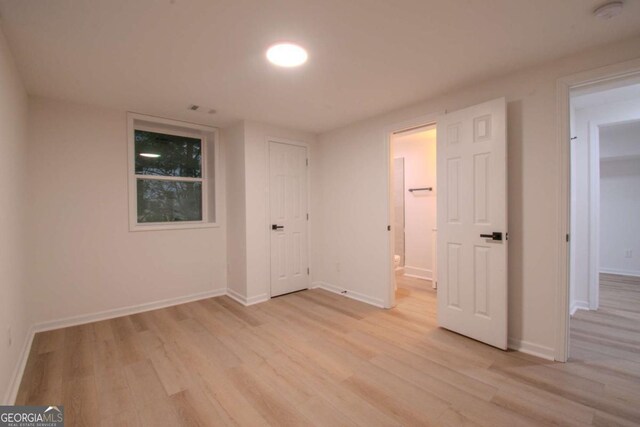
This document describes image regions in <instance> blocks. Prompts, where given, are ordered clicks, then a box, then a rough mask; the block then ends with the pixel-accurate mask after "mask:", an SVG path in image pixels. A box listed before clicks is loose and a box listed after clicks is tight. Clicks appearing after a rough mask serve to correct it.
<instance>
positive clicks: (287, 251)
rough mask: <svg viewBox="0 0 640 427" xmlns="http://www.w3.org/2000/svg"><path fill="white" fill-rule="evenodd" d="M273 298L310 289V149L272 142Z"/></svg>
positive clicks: (270, 226) (287, 142) (270, 165)
mask: <svg viewBox="0 0 640 427" xmlns="http://www.w3.org/2000/svg"><path fill="white" fill-rule="evenodd" d="M268 144H269V231H268V233H269V242H270V251H269V252H270V265H271V296H272V297H275V296H279V295H284V294H287V293H291V292H296V291H300V290H303V289H307V288H308V287H309V246H308V241H309V239H308V235H309V231H308V221H309V211H308V205H309V201H308V188H307V182H308V170H307V169H308V165H309V161H308V147H307V146H306V145H304V144H298V143H294V142H290V141H286V142H285V141H273V140H271V141H269V142H268Z"/></svg>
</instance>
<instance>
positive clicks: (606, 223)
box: [600, 122, 640, 276]
mask: <svg viewBox="0 0 640 427" xmlns="http://www.w3.org/2000/svg"><path fill="white" fill-rule="evenodd" d="M600 159H601V163H600V271H602V272H608V273H619V274H630V275H634V276H640V122H633V123H629V124H624V125H618V126H611V127H607V128H603V129H601V131H600ZM628 251H631V253H630V254H628V253H627V252H628Z"/></svg>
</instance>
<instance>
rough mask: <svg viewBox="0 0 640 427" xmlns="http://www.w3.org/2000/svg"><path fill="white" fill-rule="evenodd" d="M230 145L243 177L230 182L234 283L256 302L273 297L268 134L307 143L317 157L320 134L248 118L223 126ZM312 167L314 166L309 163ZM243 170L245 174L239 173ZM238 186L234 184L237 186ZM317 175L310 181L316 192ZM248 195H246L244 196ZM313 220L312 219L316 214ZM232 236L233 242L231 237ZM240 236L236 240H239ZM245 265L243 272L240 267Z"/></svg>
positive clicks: (243, 298)
mask: <svg viewBox="0 0 640 427" xmlns="http://www.w3.org/2000/svg"><path fill="white" fill-rule="evenodd" d="M222 133H223V135H225V138H227V139H228V141H227V145H228V146H229V148H230V151H229V156H228V158H227V162H228V164H227V167H228V168H229V169H231V168H233V169H234V170H235V171H234V172H231V171H230V172H229V178H230V179H231V175H232V174H233V175H234V176H236V177H237V178H238V179H239V180H242V181H241V182H242V184H240V182H236V183H233V184H231V183H230V184H229V187H228V191H229V192H231V191H233V192H234V194H230V193H229V196H228V197H229V203H230V205H229V209H228V212H229V216H230V217H231V216H232V215H233V216H234V218H233V220H231V222H230V227H229V234H228V239H229V242H230V243H229V246H228V247H229V259H230V265H229V268H230V288H231V289H232V290H233V291H235V292H236V295H235V296H236V297H238V298H239V299H240V300H241V301H243V302H245V303H254V302H258V301H262V300H264V299H267V298H269V297H270V292H271V290H270V277H271V276H270V273H269V272H270V265H269V253H270V252H269V232H270V231H269V229H268V216H267V215H268V198H267V196H268V194H267V192H268V189H269V176H268V169H267V160H268V155H269V151H268V144H267V141H268V139H269V138H270V137H271V138H281V139H287V140H293V141H297V142H306V143H308V144H309V146H310V156H311V158H313V151H314V149H315V148H314V147H315V139H316V138H315V135H314V134H311V133H307V132H299V131H295V130H291V129H285V128H282V127H276V126H271V125H268V124H264V123H258V122H252V121H243V122H242V123H240V124H238V125H237V126H235V127H234V128H231V129H225V130H223V132H222ZM310 168H311V169H312V170H313V165H310ZM240 174H243V176H242V177H240V176H239V175H240ZM232 186H233V189H232ZM313 186H314V176H313V174H312V177H311V180H310V191H313V188H314V187H313ZM241 197H243V200H240V198H241ZM312 221H313V219H312ZM232 240H233V242H232ZM236 241H237V242H236ZM242 268H244V271H242V272H240V271H239V270H240V269H242Z"/></svg>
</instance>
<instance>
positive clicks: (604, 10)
mask: <svg viewBox="0 0 640 427" xmlns="http://www.w3.org/2000/svg"><path fill="white" fill-rule="evenodd" d="M623 5H624V3H623V2H621V1H611V2H609V3H605V4H603V5H602V6H599V7H597V8H596V9H595V10H594V11H593V14H594V15H595V16H596V17H598V18H601V19H611V18H613V17H614V16H617V15H620V14H621V13H622V6H623Z"/></svg>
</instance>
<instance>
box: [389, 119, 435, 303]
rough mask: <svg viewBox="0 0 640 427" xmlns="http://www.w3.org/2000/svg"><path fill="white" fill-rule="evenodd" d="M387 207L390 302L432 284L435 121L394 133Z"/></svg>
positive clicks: (425, 288)
mask: <svg viewBox="0 0 640 427" xmlns="http://www.w3.org/2000/svg"><path fill="white" fill-rule="evenodd" d="M390 159H391V168H392V173H391V176H390V179H391V182H390V189H391V192H392V194H391V197H390V200H391V203H392V206H391V207H390V208H391V209H390V211H391V217H392V224H391V231H392V234H393V236H392V240H393V271H394V283H395V287H394V289H395V295H394V296H395V301H396V303H400V302H401V301H402V299H404V298H406V297H407V296H409V295H411V294H412V293H414V292H424V291H429V292H435V289H436V287H437V269H436V265H437V255H436V239H437V228H436V226H437V223H436V212H437V206H436V191H437V188H436V126H435V124H433V123H432V124H428V125H424V126H418V127H412V128H410V129H406V130H402V131H397V132H393V133H392V134H391V138H390Z"/></svg>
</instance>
